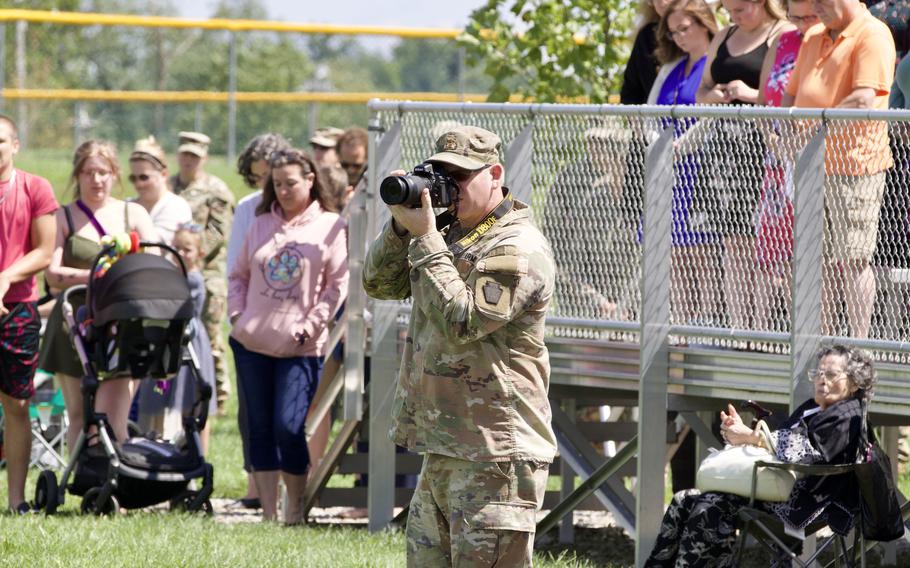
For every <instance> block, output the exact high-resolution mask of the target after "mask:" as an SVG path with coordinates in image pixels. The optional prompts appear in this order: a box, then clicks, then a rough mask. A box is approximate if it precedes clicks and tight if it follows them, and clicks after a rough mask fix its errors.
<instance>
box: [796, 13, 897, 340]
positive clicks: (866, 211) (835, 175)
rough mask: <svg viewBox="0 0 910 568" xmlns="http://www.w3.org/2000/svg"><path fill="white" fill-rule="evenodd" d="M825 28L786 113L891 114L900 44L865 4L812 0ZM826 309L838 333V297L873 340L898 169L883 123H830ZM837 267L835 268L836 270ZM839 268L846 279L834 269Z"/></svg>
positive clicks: (816, 36) (809, 42)
mask: <svg viewBox="0 0 910 568" xmlns="http://www.w3.org/2000/svg"><path fill="white" fill-rule="evenodd" d="M812 5H813V6H814V7H815V10H816V12H817V13H818V16H819V19H821V21H822V25H817V26H815V27H813V28H812V29H810V30H809V31H808V32H807V33H806V37H805V39H804V40H803V46H802V48H801V49H800V50H799V57H798V58H797V60H796V67H795V68H794V70H793V76H792V78H791V79H790V83H789V85H787V94H786V95H785V96H784V99H783V105H784V106H797V107H808V108H833V107H837V108H859V109H863V108H869V109H872V108H875V109H887V108H888V92H889V89H890V87H891V83H892V82H893V81H894V66H895V58H896V55H895V49H894V40H893V39H892V37H891V32H890V31H889V30H888V27H887V26H886V25H885V24H884V23H883V22H881V21H880V20H877V19H876V18H874V17H873V16H872V15H870V14H869V10H868V9H866V7H865V6H864V5H863V4H861V3H860V1H859V0H813V1H812ZM825 146H826V149H825V174H826V175H825V242H826V243H827V247H826V249H825V257H826V266H827V267H828V269H827V270H825V285H824V290H825V302H824V304H823V305H824V313H823V317H822V319H823V325H824V326H825V331H826V332H827V333H832V332H833V331H834V330H833V329H832V321H831V320H832V319H833V317H832V314H831V311H832V310H831V307H830V306H832V305H833V302H832V299H833V298H834V297H836V296H833V292H835V291H836V290H838V289H840V291H841V293H842V294H843V297H844V300H845V303H846V305H847V317H848V320H849V322H850V331H851V333H852V335H853V336H854V337H868V336H869V327H870V325H871V321H872V307H873V305H874V303H875V292H876V284H875V275H874V274H873V272H872V269H871V267H870V266H869V262H870V260H871V259H872V253H873V252H875V244H876V235H877V233H878V221H879V214H880V212H881V206H882V194H883V192H884V188H885V170H887V169H888V168H890V167H891V165H892V160H891V151H890V149H889V148H888V131H887V125H886V124H885V123H884V122H871V121H830V122H829V123H828V125H827V136H826V139H825ZM835 263H836V265H835ZM836 267H839V268H840V269H841V270H842V271H843V273H842V278H837V275H838V274H839V273H838V272H836V271H835V270H834V269H835V268H836Z"/></svg>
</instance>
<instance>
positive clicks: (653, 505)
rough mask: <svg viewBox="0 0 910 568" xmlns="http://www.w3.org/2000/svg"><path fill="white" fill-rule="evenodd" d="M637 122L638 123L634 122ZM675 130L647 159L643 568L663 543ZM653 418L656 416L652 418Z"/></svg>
mask: <svg viewBox="0 0 910 568" xmlns="http://www.w3.org/2000/svg"><path fill="white" fill-rule="evenodd" d="M633 120H634V119H633ZM672 189H673V128H672V127H670V128H665V129H664V130H663V131H662V132H661V134H660V137H659V138H658V139H657V141H656V142H655V143H654V145H653V146H652V147H651V148H650V151H648V152H647V153H646V156H645V191H644V208H643V211H644V219H643V225H644V234H643V237H642V264H641V275H640V277H641V299H642V303H641V340H640V341H641V367H640V384H639V390H638V408H639V421H638V444H639V446H638V465H637V473H636V474H637V476H638V487H637V493H638V497H637V499H636V503H635V533H636V534H635V536H634V537H633V538H635V564H636V565H637V566H642V565H643V564H644V562H645V560H646V559H647V555H648V553H650V551H651V548H652V547H653V546H654V541H655V540H656V539H657V533H658V529H659V528H660V520H661V517H662V516H663V512H664V467H665V463H664V459H665V458H664V456H665V454H666V446H667V432H666V428H655V427H654V421H659V422H660V423H663V422H664V421H665V420H666V416H667V375H668V367H669V343H668V336H669V330H670V224H671V219H670V211H671V199H672ZM647 417H650V418H651V421H650V423H649V420H648V419H647Z"/></svg>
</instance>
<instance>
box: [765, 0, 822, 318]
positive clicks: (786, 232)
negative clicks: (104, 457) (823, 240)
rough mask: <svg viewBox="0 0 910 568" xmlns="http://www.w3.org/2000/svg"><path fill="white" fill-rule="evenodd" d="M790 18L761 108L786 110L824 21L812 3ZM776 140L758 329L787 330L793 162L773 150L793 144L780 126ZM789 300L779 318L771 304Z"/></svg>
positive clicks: (800, 4)
mask: <svg viewBox="0 0 910 568" xmlns="http://www.w3.org/2000/svg"><path fill="white" fill-rule="evenodd" d="M785 8H786V10H787V19H788V20H790V21H791V22H792V23H793V24H794V25H795V26H796V29H795V30H791V31H787V32H784V33H782V34H781V35H780V37H779V38H778V39H777V41H776V42H774V43H773V44H772V45H771V49H770V50H769V51H768V55H767V58H766V59H765V64H764V67H763V69H762V79H761V88H760V89H759V98H758V104H764V105H767V106H773V107H779V106H781V99H782V98H783V95H784V91H785V89H786V88H787V84H788V83H789V82H790V76H791V75H792V74H793V68H794V67H795V65H796V57H797V56H798V55H799V48H800V46H801V45H802V41H803V35H804V34H805V33H806V31H807V30H808V29H809V28H811V27H812V26H814V25H815V24H817V23H818V22H819V19H818V16H817V15H816V13H815V10H814V9H813V7H812V2H811V0H790V1H789V2H786V4H785ZM772 132H773V135H772V136H776V137H779V138H780V139H779V140H778V141H777V142H776V143H770V144H769V148H771V149H772V151H771V152H769V153H768V154H767V155H766V156H765V178H764V182H763V184H762V192H761V199H760V200H759V207H758V222H757V223H756V239H755V259H756V261H757V262H756V264H757V266H758V270H757V272H756V276H757V280H758V283H757V285H756V287H755V308H756V309H755V312H756V327H758V328H759V329H767V330H770V331H786V320H787V319H788V317H787V316H786V314H788V313H789V311H790V293H789V288H790V254H791V251H792V250H793V163H792V161H791V160H790V159H788V158H785V157H783V156H780V155H777V154H776V153H775V152H774V151H773V148H775V146H777V145H779V144H781V143H783V144H787V143H788V142H787V141H786V140H784V138H785V136H784V135H782V133H781V132H780V125H779V124H774V125H772ZM778 295H780V296H781V297H782V298H783V302H784V305H785V306H786V309H785V310H784V312H785V314H784V317H775V314H774V313H773V311H772V309H771V306H772V305H774V304H775V303H776V302H775V301H774V299H775V297H776V296H778Z"/></svg>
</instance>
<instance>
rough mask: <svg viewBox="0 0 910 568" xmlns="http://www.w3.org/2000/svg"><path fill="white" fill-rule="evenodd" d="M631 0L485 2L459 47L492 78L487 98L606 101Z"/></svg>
mask: <svg viewBox="0 0 910 568" xmlns="http://www.w3.org/2000/svg"><path fill="white" fill-rule="evenodd" d="M636 5H637V4H636V2H634V1H633V0H573V1H571V2H569V1H566V0H488V1H487V3H486V4H485V5H484V6H482V7H480V8H478V9H477V10H475V11H474V12H473V14H472V15H471V20H470V22H469V23H468V26H467V29H466V30H465V34H464V35H463V36H462V38H461V42H462V44H463V45H465V46H466V48H467V50H468V55H469V61H470V62H471V63H473V64H477V65H481V66H483V67H484V70H485V72H486V74H487V75H488V76H489V77H491V78H492V80H493V86H492V88H491V90H490V96H489V100H491V101H505V100H508V99H509V97H510V96H511V95H513V94H517V95H519V96H522V97H524V98H530V99H533V100H536V101H540V102H554V101H557V100H561V99H565V98H577V97H585V96H586V97H588V99H589V100H590V101H591V102H595V103H601V102H606V101H607V98H608V96H609V94H610V93H611V92H612V91H614V90H615V88H616V86H617V85H616V81H617V78H618V76H619V75H620V73H621V70H622V68H621V66H622V65H623V64H624V63H625V60H626V58H627V49H628V39H629V38H628V35H629V31H630V30H631V29H632V20H633V18H634V14H635V6H636Z"/></svg>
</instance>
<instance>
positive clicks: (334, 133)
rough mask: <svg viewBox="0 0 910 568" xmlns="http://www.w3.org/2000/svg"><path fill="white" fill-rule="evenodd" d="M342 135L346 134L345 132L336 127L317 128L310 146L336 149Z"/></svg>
mask: <svg viewBox="0 0 910 568" xmlns="http://www.w3.org/2000/svg"><path fill="white" fill-rule="evenodd" d="M342 134H344V130H342V129H340V128H335V127H334V126H326V127H325V128H317V129H316V132H314V133H313V137H312V138H310V144H313V145H314V146H322V147H323V148H334V147H335V145H336V144H338V139H339V138H341V135H342Z"/></svg>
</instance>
